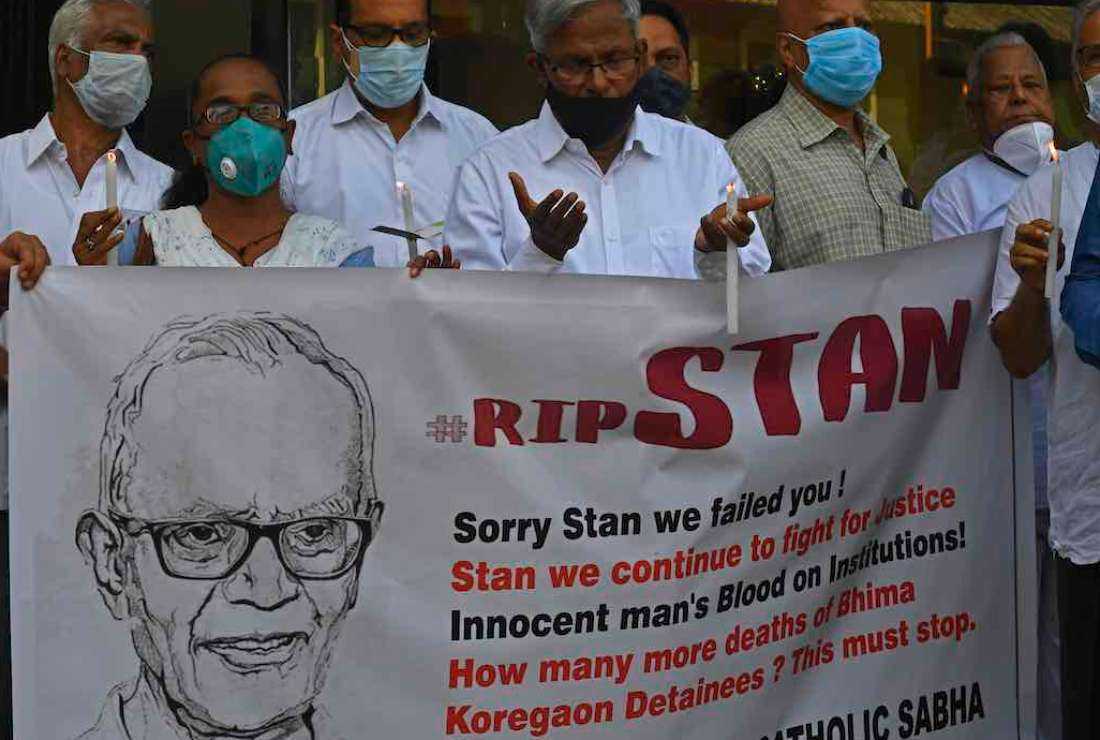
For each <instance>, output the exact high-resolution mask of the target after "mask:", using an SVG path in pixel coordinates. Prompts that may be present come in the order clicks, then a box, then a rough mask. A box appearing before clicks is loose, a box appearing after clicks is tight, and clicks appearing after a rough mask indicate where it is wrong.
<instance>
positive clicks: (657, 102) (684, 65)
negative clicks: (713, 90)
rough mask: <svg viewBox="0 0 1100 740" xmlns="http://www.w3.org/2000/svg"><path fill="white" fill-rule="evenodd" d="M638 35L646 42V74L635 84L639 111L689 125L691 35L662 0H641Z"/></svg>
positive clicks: (671, 8)
mask: <svg viewBox="0 0 1100 740" xmlns="http://www.w3.org/2000/svg"><path fill="white" fill-rule="evenodd" d="M638 35H639V36H641V38H642V39H644V40H645V42H646V47H647V48H646V63H645V66H646V72H645V75H644V76H643V77H642V80H641V82H640V83H639V84H641V85H642V94H641V99H640V100H639V103H640V104H641V106H642V110H644V111H648V112H649V113H659V114H661V115H662V116H666V117H668V118H673V119H675V120H677V121H684V122H685V123H691V121H690V120H688V117H687V115H686V113H685V111H686V109H687V107H688V104H689V103H690V102H691V35H690V33H689V32H688V27H687V22H686V21H685V20H684V16H683V15H681V14H680V11H679V10H677V9H676V8H675V7H674V6H673V5H672V4H670V3H667V2H664V0H642V20H641V22H640V23H639V25H638Z"/></svg>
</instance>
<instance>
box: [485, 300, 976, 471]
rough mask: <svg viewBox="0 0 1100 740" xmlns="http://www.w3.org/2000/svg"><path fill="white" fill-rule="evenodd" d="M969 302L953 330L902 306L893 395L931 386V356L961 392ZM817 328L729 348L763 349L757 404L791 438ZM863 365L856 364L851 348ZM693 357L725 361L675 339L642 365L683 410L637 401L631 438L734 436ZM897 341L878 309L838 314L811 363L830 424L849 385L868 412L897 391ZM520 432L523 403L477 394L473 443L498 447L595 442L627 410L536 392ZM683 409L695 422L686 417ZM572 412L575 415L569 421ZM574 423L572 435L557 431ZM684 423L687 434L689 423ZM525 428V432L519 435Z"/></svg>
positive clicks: (940, 379)
mask: <svg viewBox="0 0 1100 740" xmlns="http://www.w3.org/2000/svg"><path fill="white" fill-rule="evenodd" d="M971 312H972V306H971V302H970V301H968V300H957V301H955V303H954V306H953V310H952V318H951V331H950V332H948V331H947V329H946V326H945V322H944V319H943V316H942V315H941V314H940V313H939V312H938V311H936V310H935V309H933V308H903V309H902V310H901V330H902V348H903V349H904V367H902V368H901V370H902V372H901V388H900V392H899V393H898V396H897V398H898V401H899V402H901V403H919V402H921V401H924V400H925V398H926V396H927V393H928V387H927V386H928V382H927V381H928V370H929V367H930V366H931V365H932V363H933V362H935V367H936V383H937V388H938V389H939V390H941V391H950V390H957V389H958V388H959V386H960V384H961V381H962V363H963V357H964V354H965V351H966V340H967V337H968V336H969V330H970V319H971ZM819 336H820V335H819V334H818V333H817V332H806V333H802V334H789V335H785V336H781V337H773V338H770V339H762V340H757V341H754V342H747V343H744V344H738V345H736V346H734V347H732V348H731V349H732V351H734V352H759V353H760V355H759V357H758V358H757V361H756V367H755V370H754V372H753V392H754V396H755V399H756V405H757V409H758V411H759V413H760V418H761V421H762V422H763V426H764V431H765V433H766V434H767V435H768V436H769V437H779V436H796V435H798V434H799V433H800V432H801V430H802V414H801V411H802V409H801V408H800V407H799V402H798V398H797V397H796V395H795V391H794V383H793V379H792V372H793V368H794V349H795V346H796V345H798V344H803V343H806V342H812V341H814V340H816V339H818V338H819ZM857 344H858V347H859V365H860V367H859V369H858V371H857V370H853V364H854V362H855V359H856V358H855V353H856V347H857ZM695 361H698V368H699V370H701V371H702V372H704V373H717V372H720V371H721V370H722V369H723V365H724V361H725V353H724V352H723V351H722V350H721V349H720V348H718V347H674V348H671V349H666V350H662V351H660V352H657V353H656V354H654V355H653V356H652V357H651V358H650V359H649V362H648V363H647V364H646V384H647V386H648V388H649V390H650V392H651V393H653V395H654V396H656V397H658V398H662V399H665V400H667V401H674V402H676V403H679V404H682V405H683V407H684V409H682V410H680V411H678V412H677V411H652V410H646V409H643V410H641V411H637V412H636V413H635V414H634V424H633V434H634V437H635V439H636V440H637V441H639V442H641V443H643V444H647V445H655V446H658V447H672V448H677V449H691V450H711V449H716V448H719V447H723V446H725V445H727V444H729V442H730V440H731V439H732V438H733V415H732V413H731V411H730V408H729V406H728V405H727V404H726V402H725V401H724V400H723V399H722V398H720V397H719V396H716V395H714V394H711V393H707V392H705V391H702V390H699V389H698V388H695V387H693V386H692V385H691V384H690V383H689V382H688V378H687V372H688V369H689V365H690V364H692V363H694V362H695ZM900 364H901V363H900V361H899V356H898V348H897V346H896V344H895V342H894V338H893V336H892V335H891V333H890V327H889V326H888V325H887V323H886V321H885V320H884V319H883V317H881V316H876V315H867V316H854V317H851V318H848V319H846V320H844V321H842V322H841V323H840V324H839V325H838V326H837V327H836V329H835V330H834V331H833V332H832V334H831V335H830V336H829V338H828V341H827V342H826V343H825V346H824V348H823V349H822V350H821V357H820V359H819V360H818V367H817V391H818V395H819V401H820V403H821V410H822V416H823V418H824V420H825V421H827V422H841V421H844V420H845V419H846V418H847V416H848V413H849V411H850V406H851V400H852V387H853V386H855V385H862V386H864V387H865V402H864V409H863V410H864V412H865V413H876V412H885V411H889V410H890V409H891V408H892V407H893V403H894V399H895V392H896V391H898V376H899V365H900ZM526 403H530V404H532V406H531V407H530V408H531V413H529V414H528V416H527V420H526V421H525V422H524V423H523V432H522V433H521V431H520V424H521V420H523V416H524V414H523V412H524V409H523V408H522V407H521V406H520V405H519V404H518V403H515V402H513V401H509V400H506V399H499V398H479V399H475V400H474V410H473V415H474V443H475V444H476V445H477V446H479V447H496V446H497V440H498V438H499V436H500V434H503V440H504V441H506V442H507V443H508V444H509V445H511V446H516V447H521V446H524V445H527V444H540V445H541V444H567V443H570V442H575V443H578V444H598V443H599V442H600V435H601V433H603V432H612V431H614V430H618V429H620V428H622V427H623V426H624V424H626V422H627V419H628V418H629V417H630V410H629V409H628V408H627V406H626V405H625V404H623V403H621V402H619V401H607V400H595V399H587V400H579V401H564V400H546V399H536V400H532V401H528V402H526ZM684 410H686V411H687V412H688V413H690V414H691V416H692V419H693V421H691V422H686V423H685V421H684V418H683V417H684ZM570 413H572V414H573V415H574V416H575V418H574V419H569V418H567V415H568V414H570ZM570 424H573V426H574V432H573V435H572V439H569V438H568V437H566V436H565V435H564V434H563V432H564V430H565V429H567V428H568V425H570ZM686 426H690V427H692V430H691V432H690V434H689V433H687V432H686V431H685V427H686ZM524 434H527V435H530V437H529V438H528V439H527V440H526V441H525V440H524Z"/></svg>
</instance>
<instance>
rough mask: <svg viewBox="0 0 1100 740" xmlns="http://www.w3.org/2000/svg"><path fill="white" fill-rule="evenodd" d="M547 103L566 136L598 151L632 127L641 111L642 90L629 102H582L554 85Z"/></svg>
mask: <svg viewBox="0 0 1100 740" xmlns="http://www.w3.org/2000/svg"><path fill="white" fill-rule="evenodd" d="M546 102H548V103H549V104H550V110H552V111H553V112H554V117H555V118H557V119H558V123H559V124H561V127H562V129H564V130H565V133H566V134H568V135H569V136H570V137H571V138H574V139H580V140H581V141H583V142H584V144H585V146H587V147H598V146H602V145H603V144H606V143H607V142H609V141H611V140H612V139H614V138H615V137H616V136H617V135H619V134H621V133H622V132H623V131H624V130H625V129H626V127H627V126H628V125H629V124H630V119H631V117H632V116H633V115H634V110H635V109H636V108H637V107H638V86H637V85H635V86H634V89H633V90H631V91H630V94H629V95H627V96H626V97H625V98H581V97H576V96H573V95H566V94H565V93H563V92H561V91H560V90H558V89H557V88H556V87H554V86H553V85H552V84H551V85H548V86H547V88H546Z"/></svg>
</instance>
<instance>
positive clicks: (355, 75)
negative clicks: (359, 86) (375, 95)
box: [340, 26, 362, 82]
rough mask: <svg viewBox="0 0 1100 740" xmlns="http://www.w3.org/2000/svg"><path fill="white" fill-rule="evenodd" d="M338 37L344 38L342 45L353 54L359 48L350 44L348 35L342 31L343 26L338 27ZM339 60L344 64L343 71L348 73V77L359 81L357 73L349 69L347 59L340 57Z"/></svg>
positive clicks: (356, 52)
mask: <svg viewBox="0 0 1100 740" xmlns="http://www.w3.org/2000/svg"><path fill="white" fill-rule="evenodd" d="M340 38H342V39H343V40H344V46H346V47H347V49H348V51H350V52H353V53H355V54H358V53H359V49H357V48H356V47H354V46H352V45H351V41H349V40H348V35H347V33H346V32H345V31H344V27H343V26H341V27H340ZM340 62H341V64H343V65H344V71H345V72H347V73H348V77H350V78H351V79H352V80H354V81H356V82H358V81H359V75H357V74H355V73H354V72H352V71H351V67H350V66H349V65H348V62H347V60H346V59H341V60H340ZM360 71H362V70H360Z"/></svg>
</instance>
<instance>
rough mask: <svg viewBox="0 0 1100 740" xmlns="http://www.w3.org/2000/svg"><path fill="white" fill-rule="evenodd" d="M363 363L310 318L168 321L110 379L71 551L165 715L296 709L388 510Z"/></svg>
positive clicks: (243, 720)
mask: <svg viewBox="0 0 1100 740" xmlns="http://www.w3.org/2000/svg"><path fill="white" fill-rule="evenodd" d="M373 440H374V419H373V411H372V408H371V401H370V395H369V390H368V389H367V386H366V384H365V382H364V380H363V378H362V376H361V375H360V374H359V372H358V371H357V370H356V369H355V368H353V367H352V366H351V365H349V364H348V363H347V362H346V361H345V360H343V359H342V358H340V357H337V356H335V355H333V354H331V353H330V352H329V351H328V350H327V348H325V346H324V345H323V343H322V342H321V339H320V337H319V336H318V335H317V334H316V333H315V332H314V331H313V330H312V329H311V328H310V327H308V326H306V325H304V324H302V323H300V322H298V321H296V320H294V319H291V318H289V317H285V316H275V315H271V314H263V313H252V314H235V315H228V316H213V317H208V318H206V319H201V320H198V321H195V320H179V321H176V322H174V323H173V324H171V325H169V326H168V327H167V328H166V329H165V330H164V331H163V332H162V333H161V334H160V335H158V336H157V337H156V338H155V339H154V340H153V342H152V343H151V344H150V345H148V347H147V348H146V349H145V351H144V352H143V353H142V354H141V356H139V357H138V358H137V359H135V360H134V361H133V362H131V363H130V365H129V367H128V368H127V369H126V370H125V372H124V373H123V374H122V376H121V377H120V378H119V380H118V382H117V386H116V390H115V395H114V397H113V398H112V400H111V402H110V405H109V407H108V415H107V424H106V429H105V433H104V437H103V440H102V445H101V451H100V453H101V456H100V464H101V471H100V503H99V508H98V509H97V510H95V511H91V512H87V513H85V514H84V515H83V517H82V518H81V520H80V523H79V525H78V527H77V543H78V546H79V547H80V549H81V551H82V553H83V554H84V556H85V559H86V560H87V561H88V563H89V564H90V565H91V566H92V569H93V571H94V574H95V578H96V582H97V584H98V587H99V591H100V593H101V595H102V596H103V599H104V601H105V603H106V605H107V607H108V608H109V609H110V611H111V613H112V615H113V616H114V617H115V618H116V619H119V620H124V621H128V623H129V625H130V629H131V633H132V637H133V643H134V648H135V650H136V652H137V655H138V658H139V659H140V661H141V663H142V668H143V671H142V673H143V676H144V677H145V679H146V680H147V681H148V682H149V683H150V684H151V685H152V686H153V688H154V694H157V695H161V696H163V697H164V698H165V699H166V700H167V701H166V704H167V705H168V706H172V707H173V713H174V714H175V715H176V717H175V718H176V719H177V720H180V721H184V719H186V724H189V725H192V726H194V727H198V728H203V729H210V730H214V731H220V730H225V729H232V730H238V731H239V730H245V731H249V730H257V729H263V728H268V727H271V726H273V725H275V724H278V723H279V722H281V721H283V720H285V719H287V718H289V717H299V716H303V715H304V714H306V713H308V712H309V710H310V708H311V707H312V702H313V701H314V699H315V698H316V697H317V695H318V694H319V692H320V691H321V688H322V684H323V682H324V677H325V673H326V669H327V666H328V663H329V660H330V658H331V655H332V652H333V649H334V646H335V643H336V637H337V635H338V633H339V630H340V627H341V624H342V623H343V621H344V618H345V617H346V615H347V613H348V611H349V610H350V609H351V608H352V607H353V606H354V605H355V602H356V597H357V592H358V585H359V571H360V566H361V563H362V559H363V556H364V553H365V551H366V549H367V546H368V545H369V544H370V541H371V538H372V537H373V536H374V534H375V532H376V531H377V527H378V524H379V520H380V517H381V512H382V503H381V502H380V501H379V499H378V497H377V492H376V489H375V481H374V477H373V473H372V468H371V466H372V456H373Z"/></svg>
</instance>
